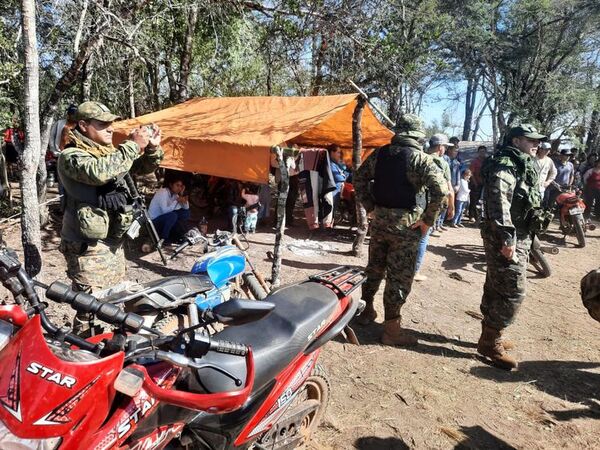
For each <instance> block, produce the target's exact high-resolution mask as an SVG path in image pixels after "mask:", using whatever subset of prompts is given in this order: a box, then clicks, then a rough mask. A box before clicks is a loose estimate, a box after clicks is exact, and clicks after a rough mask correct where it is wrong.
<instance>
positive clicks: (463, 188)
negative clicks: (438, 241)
mask: <svg viewBox="0 0 600 450" xmlns="http://www.w3.org/2000/svg"><path fill="white" fill-rule="evenodd" d="M470 179H471V171H470V170H469V169H467V170H465V171H464V172H463V174H462V177H461V179H460V184H459V187H458V192H457V193H456V214H455V215H454V220H453V222H452V226H453V227H454V228H462V227H464V225H462V224H461V223H460V221H461V219H462V215H463V212H464V210H465V207H466V206H467V204H468V203H469V194H470V192H471V189H469V180H470Z"/></svg>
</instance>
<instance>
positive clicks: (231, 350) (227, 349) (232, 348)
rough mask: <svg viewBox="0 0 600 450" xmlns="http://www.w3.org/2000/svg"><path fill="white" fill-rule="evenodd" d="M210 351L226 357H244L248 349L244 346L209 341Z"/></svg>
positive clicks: (227, 342) (228, 342)
mask: <svg viewBox="0 0 600 450" xmlns="http://www.w3.org/2000/svg"><path fill="white" fill-rule="evenodd" d="M210 350H212V351H213V352H217V353H225V354H228V355H236V356H246V355H247V354H248V352H249V350H250V349H249V348H248V347H247V346H245V345H244V344H238V343H236V342H230V341H219V340H212V339H211V341H210Z"/></svg>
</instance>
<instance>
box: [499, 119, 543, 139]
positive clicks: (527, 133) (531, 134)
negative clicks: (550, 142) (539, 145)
mask: <svg viewBox="0 0 600 450" xmlns="http://www.w3.org/2000/svg"><path fill="white" fill-rule="evenodd" d="M521 136H524V137H526V138H529V139H537V140H540V141H543V140H545V139H546V136H544V135H543V134H540V133H539V132H538V130H537V129H536V128H535V127H534V126H533V125H531V124H530V123H522V124H521V125H517V126H516V127H512V128H511V129H510V131H509V132H508V135H507V137H508V138H514V137H521Z"/></svg>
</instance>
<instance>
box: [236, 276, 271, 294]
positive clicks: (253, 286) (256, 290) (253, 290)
mask: <svg viewBox="0 0 600 450" xmlns="http://www.w3.org/2000/svg"><path fill="white" fill-rule="evenodd" d="M242 279H243V280H244V284H245V286H246V288H247V289H248V290H249V291H250V294H252V297H254V298H255V299H256V300H264V299H265V298H266V297H267V295H268V294H267V292H266V291H265V289H264V288H263V287H262V285H261V284H260V283H259V282H258V280H257V278H256V276H255V275H254V274H253V273H245V274H243V275H242Z"/></svg>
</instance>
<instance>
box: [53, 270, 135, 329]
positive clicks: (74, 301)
mask: <svg viewBox="0 0 600 450" xmlns="http://www.w3.org/2000/svg"><path fill="white" fill-rule="evenodd" d="M46 297H48V298H49V299H50V300H54V301H55V302H58V303H68V304H69V305H71V307H72V308H73V309H75V310H76V311H78V312H81V313H90V314H94V315H95V316H96V317H97V318H98V319H100V320H102V321H104V322H106V323H109V324H111V325H117V326H122V327H124V328H125V329H127V330H128V331H132V332H134V333H137V332H138V331H140V329H141V328H142V326H143V325H144V318H143V317H142V316H139V315H138V314H135V313H125V312H123V311H122V310H121V308H119V307H118V306H116V305H113V304H112V303H104V302H101V301H99V300H98V299H96V297H94V296H93V295H90V294H86V293H85V292H77V291H74V290H72V289H71V288H70V286H68V285H67V284H65V283H62V282H60V281H55V282H54V283H52V284H51V285H50V286H49V287H48V289H47V290H46Z"/></svg>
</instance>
